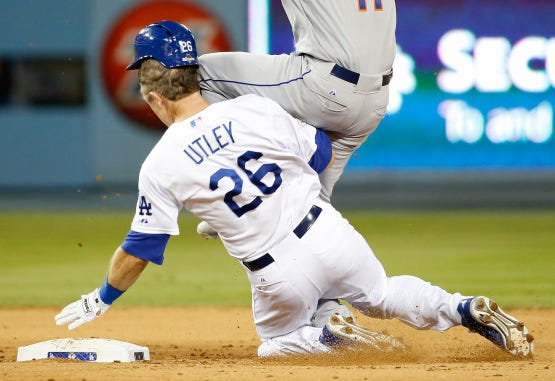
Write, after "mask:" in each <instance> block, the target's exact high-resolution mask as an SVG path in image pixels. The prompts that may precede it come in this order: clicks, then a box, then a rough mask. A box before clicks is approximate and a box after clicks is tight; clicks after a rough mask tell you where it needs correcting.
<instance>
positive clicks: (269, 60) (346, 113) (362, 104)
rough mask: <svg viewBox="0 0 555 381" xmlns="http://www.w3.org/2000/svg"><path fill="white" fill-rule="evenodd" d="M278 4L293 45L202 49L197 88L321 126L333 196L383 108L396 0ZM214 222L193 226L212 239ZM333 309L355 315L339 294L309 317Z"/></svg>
mask: <svg viewBox="0 0 555 381" xmlns="http://www.w3.org/2000/svg"><path fill="white" fill-rule="evenodd" d="M281 3H282V5H283V8H284V10H285V12H286V14H287V17H288V19H289V22H290V24H291V28H292V30H293V36H294V39H295V52H294V53H292V54H289V55H285V54H282V55H263V54H250V53H243V52H226V53H213V54H206V55H202V56H200V57H199V64H200V70H199V73H200V86H201V93H202V95H203V97H204V98H205V99H206V100H208V102H210V103H214V102H217V101H221V100H224V99H231V98H235V97H237V96H241V95H245V94H258V95H261V96H264V97H268V98H270V99H273V100H274V101H276V102H278V103H279V104H280V105H281V106H282V107H283V108H284V109H285V110H286V111H288V112H289V113H290V114H291V115H293V116H294V117H296V118H299V119H301V120H303V121H305V122H307V123H309V124H311V125H313V126H316V127H319V128H322V129H324V130H326V131H327V132H328V136H331V137H332V146H333V149H334V151H335V161H334V162H333V164H332V165H331V166H330V168H328V169H327V170H326V171H324V172H323V173H321V174H320V182H321V184H322V190H321V196H322V197H323V198H324V200H326V201H330V198H331V195H332V191H333V187H334V185H335V183H336V182H337V181H338V179H339V177H340V175H341V174H342V172H343V169H344V167H345V165H346V164H347V162H348V161H349V158H350V157H351V155H352V154H353V152H354V151H355V150H356V149H357V148H358V147H360V145H361V144H362V143H363V142H364V141H365V140H366V138H367V137H368V136H369V135H370V134H371V133H372V132H373V131H374V130H375V129H376V127H377V126H378V124H379V123H380V122H381V120H382V119H383V117H384V115H385V112H386V108H387V104H388V101H389V86H388V85H389V82H390V80H391V78H392V74H393V72H392V65H393V60H394V58H395V52H396V41H395V28H396V9H395V0H282V2H281ZM259 128H265V127H264V126H260V127H259ZM213 228H214V227H211V226H210V225H209V224H207V223H206V222H205V221H203V222H201V223H200V224H199V226H198V228H197V231H198V232H199V234H200V235H202V236H203V237H211V238H215V237H217V231H216V230H215V229H213ZM334 313H339V314H341V315H343V316H350V317H352V314H351V312H350V311H349V310H348V309H347V308H346V307H345V306H343V305H341V304H339V303H338V301H333V300H329V301H326V300H323V301H321V303H320V304H319V306H318V309H317V311H316V312H315V314H314V318H313V320H314V322H315V324H317V325H320V326H323V325H324V324H325V322H326V321H327V318H328V317H329V315H330V314H334Z"/></svg>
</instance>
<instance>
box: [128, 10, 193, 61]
mask: <svg viewBox="0 0 555 381" xmlns="http://www.w3.org/2000/svg"><path fill="white" fill-rule="evenodd" d="M134 49H135V59H134V60H133V62H132V63H131V64H130V65H129V66H127V70H135V69H138V68H139V67H140V66H141V63H142V61H143V60H145V59H147V58H153V59H155V60H157V61H158V62H160V63H161V64H162V65H164V66H165V67H166V68H168V69H172V68H175V67H182V66H191V65H198V57H197V47H196V43H195V37H194V36H193V34H192V33H191V31H190V30H189V29H188V28H187V27H186V26H185V25H183V24H180V23H178V22H175V21H167V20H164V21H159V22H156V23H154V24H150V25H148V26H146V27H145V28H143V29H142V30H141V31H140V32H139V33H138V34H137V36H136V37H135V43H134Z"/></svg>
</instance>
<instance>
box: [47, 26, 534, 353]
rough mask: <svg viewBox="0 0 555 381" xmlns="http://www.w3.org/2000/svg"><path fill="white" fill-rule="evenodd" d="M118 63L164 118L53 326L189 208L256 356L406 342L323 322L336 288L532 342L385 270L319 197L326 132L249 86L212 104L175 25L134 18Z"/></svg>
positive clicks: (403, 311)
mask: <svg viewBox="0 0 555 381" xmlns="http://www.w3.org/2000/svg"><path fill="white" fill-rule="evenodd" d="M128 69H138V70H139V83H140V87H141V94H142V95H143V97H144V99H145V101H146V102H147V103H148V104H149V105H150V107H151V108H152V110H153V111H154V113H156V115H157V116H158V117H159V118H160V120H162V121H163V122H164V124H166V125H167V126H168V129H167V131H166V132H165V134H164V135H163V136H162V138H161V139H160V141H159V142H158V143H157V144H156V146H155V147H154V148H153V149H152V151H151V152H150V154H149V155H148V157H147V158H146V160H145V161H144V163H143V165H142V168H141V173H140V177H139V196H138V202H137V208H136V212H135V217H134V219H133V222H132V225H131V231H130V233H129V234H128V236H127V237H126V238H125V240H124V242H123V243H122V244H121V246H120V247H118V248H117V249H116V252H115V253H114V255H113V257H112V260H111V262H110V266H109V270H108V274H107V276H106V278H105V280H104V283H103V284H102V286H101V287H100V288H99V289H95V290H93V291H92V292H90V293H89V294H87V295H84V296H82V297H81V298H80V299H78V300H77V301H75V302H73V303H71V304H69V305H68V306H67V307H65V308H64V309H63V310H62V311H61V312H60V313H59V314H58V315H56V317H55V320H56V323H57V324H58V325H65V324H68V325H69V328H70V329H74V328H77V327H79V326H80V325H82V324H84V323H86V322H89V321H92V320H94V319H96V318H98V317H99V316H101V315H102V314H103V313H105V312H106V311H107V310H108V308H109V307H110V306H111V304H112V303H113V302H114V301H115V300H116V299H117V298H118V297H120V296H121V295H122V294H123V292H124V291H125V290H127V289H128V288H129V287H130V286H131V285H132V284H133V283H134V282H135V280H136V279H137V278H138V277H139V276H140V274H141V272H142V271H143V270H144V268H145V267H146V266H147V264H148V263H149V262H153V263H156V264H162V262H163V260H164V249H165V246H166V244H167V242H168V239H169V237H170V235H176V234H179V228H178V223H177V216H178V213H179V212H180V210H181V209H182V208H183V207H185V208H186V209H188V210H190V211H191V212H192V213H193V214H195V215H196V216H198V217H200V218H202V219H204V220H205V221H207V222H208V223H209V224H210V225H211V226H214V227H215V228H216V229H217V230H218V232H219V234H220V237H221V240H222V242H223V244H224V246H225V248H226V249H227V251H228V253H229V254H230V255H231V256H232V257H234V258H236V259H237V260H238V261H240V262H241V263H242V264H243V266H244V267H245V269H246V272H247V274H248V279H249V281H250V284H251V290H252V305H253V315H254V323H255V325H256V330H257V333H258V335H259V336H260V338H261V340H262V343H261V345H260V346H259V348H258V354H259V356H275V355H286V354H291V353H299V354H300V353H325V352H330V351H332V350H333V348H335V347H336V346H338V345H351V344H353V343H366V344H369V345H371V346H373V347H375V348H380V349H383V350H392V349H395V348H403V345H402V343H400V342H399V341H398V340H396V339H394V338H392V337H390V336H385V335H379V334H377V333H375V332H372V331H369V330H366V329H364V328H362V327H360V326H358V325H357V324H356V323H354V321H352V320H350V319H346V318H343V317H341V316H340V315H334V316H332V317H330V318H329V319H328V321H327V323H326V324H325V326H324V327H323V328H322V327H315V326H313V325H311V316H312V314H313V312H314V309H315V308H316V306H317V303H318V300H320V299H337V298H342V299H345V300H347V301H348V302H349V303H351V304H352V306H354V307H355V308H356V309H358V310H359V311H361V312H362V313H364V314H366V315H369V316H372V317H377V318H384V319H385V318H393V317H396V318H398V319H400V320H402V321H404V322H406V323H408V324H410V325H412V326H413V327H416V328H423V329H424V328H425V329H433V330H437V331H444V330H446V329H448V328H451V327H453V326H457V325H461V324H462V325H463V326H465V327H468V328H469V329H470V330H471V331H474V332H478V333H479V334H481V335H483V336H484V337H486V338H487V339H489V340H490V341H492V342H493V343H494V344H496V345H498V346H499V347H501V348H502V349H504V350H506V351H508V352H509V353H511V354H513V355H524V356H527V355H529V354H531V353H532V349H533V344H532V340H533V339H532V337H531V336H530V335H529V334H528V330H527V328H526V327H525V326H524V325H523V324H522V323H521V322H520V321H519V320H518V319H516V318H514V317H511V316H510V315H508V314H506V313H505V312H503V311H502V310H501V309H500V308H499V307H498V306H497V304H495V303H494V302H493V301H491V300H490V299H488V298H486V297H483V296H480V297H463V296H462V295H460V294H459V293H455V294H450V293H447V292H446V291H444V290H442V289H441V288H439V287H436V286H432V285H431V284H429V283H427V282H424V281H423V280H421V279H419V278H416V277H412V276H397V277H387V276H386V274H385V271H384V269H383V267H382V265H381V263H380V262H379V261H378V259H377V258H376V257H375V256H374V253H373V252H372V250H371V249H370V247H369V246H368V244H367V243H366V242H365V240H364V239H363V237H362V236H361V235H360V234H359V233H357V232H356V231H355V229H354V228H353V227H352V226H351V225H350V224H349V222H348V221H347V220H346V219H344V218H343V217H342V216H341V215H340V213H339V212H338V211H336V210H335V209H334V208H333V207H332V206H331V205H330V204H329V203H328V202H326V201H324V200H322V199H321V198H320V197H319V193H320V182H319V179H318V173H319V172H322V171H323V170H324V169H325V167H326V166H328V165H329V164H330V162H332V157H333V153H332V149H331V143H330V140H329V139H328V138H327V136H326V135H325V134H324V133H322V132H321V131H320V130H317V129H316V128H314V127H312V126H310V125H306V124H305V123H303V122H300V121H299V120H297V119H295V118H293V117H291V116H290V115H289V114H288V113H286V112H285V111H284V110H283V109H282V108H281V107H279V106H278V105H277V103H275V102H274V101H272V100H269V99H267V98H263V97H260V96H257V95H246V96H242V97H238V98H237V99H234V100H229V101H224V102H219V103H216V104H212V105H209V104H208V103H207V102H206V100H205V99H204V98H203V97H202V96H201V95H200V92H199V87H198V86H199V85H198V81H197V70H198V61H197V52H196V47H195V41H194V38H193V36H192V34H191V33H190V31H189V30H188V29H187V28H186V27H185V26H183V25H181V24H179V23H176V22H172V21H161V22H157V23H155V24H151V25H148V26H147V27H146V28H144V29H143V30H141V31H140V32H139V34H138V35H137V37H136V39H135V60H134V61H133V63H132V64H131V65H129V67H128ZM260 126H265V127H266V128H259V127H260Z"/></svg>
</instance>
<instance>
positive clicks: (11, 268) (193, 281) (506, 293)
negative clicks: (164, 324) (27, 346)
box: [0, 211, 555, 308]
mask: <svg viewBox="0 0 555 381" xmlns="http://www.w3.org/2000/svg"><path fill="white" fill-rule="evenodd" d="M344 214H345V216H346V217H347V218H349V220H350V221H351V223H352V224H353V225H354V226H355V227H356V228H357V230H359V231H360V232H361V233H362V234H363V235H364V236H365V237H366V239H367V241H368V242H369V243H370V246H371V247H372V248H373V250H374V252H375V254H376V255H377V256H378V258H380V260H381V261H382V263H383V264H384V267H385V268H386V271H387V272H388V274H389V275H397V274H411V275H416V276H418V277H421V278H423V279H425V280H428V281H430V282H432V283H434V284H436V285H439V286H441V287H443V288H444V289H446V290H448V291H451V292H454V291H459V292H461V293H463V294H467V295H473V294H485V295H489V296H491V297H492V298H494V299H496V300H497V301H498V302H500V303H502V304H503V305H504V306H506V307H509V308H513V307H538V308H540V307H541V308H554V307H555V282H554V279H555V277H554V272H555V254H554V252H555V249H554V247H555V212H553V211H550V212H541V211H536V212H530V211H528V212H524V211H523V212H499V211H496V212H459V211H457V212H453V211H451V212H430V213H424V212H412V211H411V212H383V211H380V212H374V211H368V212H346V213H344ZM130 221H131V214H130V213H128V212H114V213H106V212H100V211H95V212H91V211H82V212H63V213H46V212H44V213H29V212H26V213H15V212H14V213H4V214H2V215H0V259H1V265H0V306H3V307H5V306H61V305H65V304H66V303H67V302H69V301H71V300H73V299H76V298H77V297H78V296H79V295H80V294H82V293H86V292H88V291H90V290H92V289H93V288H94V287H97V286H99V285H100V283H101V282H102V280H103V278H104V275H105V273H106V270H107V266H108V261H109V259H110V257H111V255H112V253H113V251H114V250H115V248H116V247H117V246H118V245H119V244H120V243H121V241H122V239H123V238H124V237H125V235H126V234H127V231H128V229H129V224H130ZM197 222H198V220H197V219H196V218H194V217H192V216H191V215H190V214H183V215H182V216H181V218H180V228H181V234H182V235H181V236H178V237H173V238H172V239H171V240H170V243H169V245H168V248H167V250H166V255H165V257H166V261H165V263H164V265H163V266H156V265H149V266H148V267H147V269H146V270H145V272H144V273H143V275H142V277H141V278H140V279H139V280H138V281H137V283H136V284H135V285H134V286H133V287H132V288H131V289H130V290H128V291H127V292H126V293H125V294H124V296H123V297H122V298H121V299H120V300H118V304H119V305H159V306H172V305H243V306H248V305H250V289H249V284H248V281H247V279H246V276H245V273H244V270H243V268H242V266H241V265H239V263H238V262H237V261H235V260H233V259H232V258H231V257H229V256H228V255H227V254H226V253H225V251H224V249H223V247H222V245H221V243H220V242H219V241H217V240H204V239H201V238H199V237H198V236H197V235H196V232H195V227H196V224H197Z"/></svg>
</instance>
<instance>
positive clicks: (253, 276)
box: [248, 217, 402, 357]
mask: <svg viewBox="0 0 555 381" xmlns="http://www.w3.org/2000/svg"><path fill="white" fill-rule="evenodd" d="M319 218H320V217H319ZM319 218H318V219H319ZM317 222H318V221H317ZM314 225H316V223H315V224H314ZM319 225H320V226H321V225H322V224H319ZM318 230H319V229H318V227H315V226H313V227H311V228H310V229H309V231H308V232H307V233H306V234H305V235H304V236H303V237H302V238H299V237H298V236H297V235H295V234H293V233H291V234H290V235H289V236H288V237H286V238H285V239H284V240H282V241H281V242H280V243H279V244H278V245H276V247H274V248H272V249H271V250H270V252H269V254H270V255H271V256H272V258H273V259H274V261H273V262H272V263H271V264H270V265H268V266H266V267H265V268H263V269H260V270H256V271H248V278H249V281H250V283H251V290H252V297H253V299H252V300H253V315H254V321H255V325H256V331H257V333H258V335H259V336H260V338H261V339H262V344H261V345H260V347H259V350H258V353H259V355H260V356H264V357H266V356H281V355H287V354H309V353H313V354H314V353H327V352H329V351H330V349H331V348H334V347H335V346H336V345H340V346H341V347H343V346H349V347H350V348H352V349H357V348H359V347H360V346H359V345H360V344H362V346H363V347H367V346H368V345H370V346H371V347H373V348H375V349H379V350H392V349H394V348H399V347H400V345H401V344H400V343H398V342H397V341H395V340H394V338H391V337H390V336H387V335H383V334H381V333H379V332H374V331H371V330H368V329H365V328H363V327H360V326H358V325H357V324H356V322H354V320H353V319H350V318H345V317H342V316H340V315H333V316H332V317H331V318H328V321H326V324H325V326H324V327H314V326H312V325H311V324H310V316H311V314H312V312H313V311H314V309H315V307H316V304H317V301H318V300H319V298H320V297H321V296H322V292H323V290H327V289H328V288H330V287H331V286H332V284H333V283H335V282H336V281H337V279H335V278H334V276H330V273H329V271H325V270H326V268H325V267H324V266H323V263H325V261H321V257H320V256H321V255H322V253H323V252H325V248H326V246H327V245H326V242H325V241H326V240H325V239H323V236H325V235H322V234H321V233H320V234H319V233H318ZM305 236H312V237H311V238H308V239H306V240H305V239H304V238H305ZM324 304H325V303H324ZM401 347H402V345H401Z"/></svg>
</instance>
